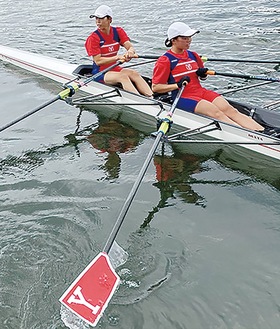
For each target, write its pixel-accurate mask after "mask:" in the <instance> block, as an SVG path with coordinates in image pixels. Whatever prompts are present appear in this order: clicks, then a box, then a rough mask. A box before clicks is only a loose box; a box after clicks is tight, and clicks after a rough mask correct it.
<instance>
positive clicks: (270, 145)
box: [0, 45, 280, 160]
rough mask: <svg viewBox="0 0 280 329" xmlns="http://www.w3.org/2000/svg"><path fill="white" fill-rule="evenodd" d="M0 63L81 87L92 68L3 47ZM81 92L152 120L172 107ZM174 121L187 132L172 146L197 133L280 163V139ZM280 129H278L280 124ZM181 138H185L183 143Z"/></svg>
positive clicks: (101, 88) (188, 116) (277, 118)
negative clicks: (80, 80)
mask: <svg viewBox="0 0 280 329" xmlns="http://www.w3.org/2000/svg"><path fill="white" fill-rule="evenodd" d="M0 59H1V60H3V61H5V62H9V63H11V64H14V65H16V66H18V67H20V68H23V69H25V70H28V71H30V72H33V73H36V74H39V75H41V76H44V77H47V78H50V79H52V80H54V81H57V82H59V83H62V84H68V83H69V81H72V82H71V83H75V82H76V83H78V81H79V79H80V78H81V76H82V75H83V71H84V73H87V72H88V67H89V65H76V64H70V63H67V62H66V61H64V60H60V59H55V58H51V57H47V56H43V55H40V54H35V53H30V52H26V51H23V50H18V49H14V48H10V47H6V46H1V45H0ZM80 89H81V91H83V92H85V93H87V94H89V95H92V96H94V98H93V100H92V99H91V101H96V100H97V103H98V102H99V103H98V104H100V100H101V101H102V100H105V101H106V100H107V98H109V99H110V102H113V103H114V104H119V105H127V106H129V107H130V108H131V109H133V110H135V111H136V113H137V112H138V113H139V114H143V115H144V116H150V117H153V118H156V117H161V116H162V117H165V116H166V113H167V112H168V111H169V110H170V105H169V104H168V103H164V102H161V101H158V100H153V99H149V98H146V97H144V96H141V95H136V94H133V93H130V92H127V91H124V90H122V89H120V88H117V87H112V86H107V85H105V84H101V83H98V82H90V83H89V84H86V85H84V86H82V87H81V88H80ZM234 105H236V107H237V108H238V106H240V107H242V108H243V106H241V105H240V104H239V103H236V104H234ZM245 107H246V106H245ZM254 111H255V110H254ZM258 111H259V115H260V114H262V113H264V112H265V110H263V109H256V111H255V113H254V115H257V116H258ZM270 116H272V117H271V119H270V121H271V123H269V125H270V124H271V125H272V123H273V122H276V123H277V122H278V123H279V122H280V115H279V114H277V113H273V114H270ZM173 121H174V123H175V124H176V126H178V127H180V130H183V131H185V133H184V134H180V136H179V138H176V136H175V137H174V136H173V137H172V138H170V141H171V142H174V143H181V142H184V143H195V142H194V141H192V140H191V139H190V138H189V137H191V136H192V135H195V134H198V133H203V134H204V135H206V136H208V137H209V138H211V139H215V140H216V141H215V143H225V144H231V143H232V144H237V145H239V146H241V147H243V148H245V149H249V150H251V151H254V152H257V153H259V154H262V155H265V156H268V157H271V158H274V159H277V160H280V139H279V138H278V137H273V136H268V135H265V134H263V133H258V132H255V131H251V130H248V129H245V128H241V127H237V126H234V125H230V124H227V123H223V122H220V121H217V120H215V121H213V119H211V118H209V117H205V116H202V115H197V114H193V113H189V112H186V111H183V110H181V109H177V110H176V112H175V114H174V116H173ZM277 128H279V125H278V124H277ZM182 136H183V137H185V138H184V139H183V140H182ZM197 142H199V141H197ZM200 142H201V141H200ZM207 142H208V143H210V141H205V143H207ZM211 143H214V142H211Z"/></svg>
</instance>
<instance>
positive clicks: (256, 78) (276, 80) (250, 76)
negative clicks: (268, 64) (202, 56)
mask: <svg viewBox="0 0 280 329" xmlns="http://www.w3.org/2000/svg"><path fill="white" fill-rule="evenodd" d="M206 73H207V74H209V75H222V76H225V77H233V78H242V79H252V80H266V81H272V82H280V79H278V78H272V77H268V76H264V75H247V74H236V73H224V72H223V73H222V72H216V71H211V70H208V71H207V72H206Z"/></svg>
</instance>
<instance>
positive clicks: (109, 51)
mask: <svg viewBox="0 0 280 329" xmlns="http://www.w3.org/2000/svg"><path fill="white" fill-rule="evenodd" d="M90 18H95V19H96V25H97V30H95V31H94V32H93V33H91V35H90V36H89V37H88V38H87V40H86V43H85V47H86V50H87V53H88V55H89V56H92V58H93V71H92V73H93V74H96V73H98V72H100V71H102V70H104V69H106V68H107V67H109V66H111V65H112V64H114V63H116V62H117V61H121V62H128V61H130V60H131V58H133V57H137V54H136V53H135V50H134V48H133V46H132V44H131V42H130V39H129V37H128V36H127V34H126V32H125V31H124V30H123V28H121V27H112V26H111V23H112V9H111V8H110V7H109V6H106V5H101V6H99V7H98V8H97V9H96V11H95V13H94V14H93V15H90ZM120 46H123V47H124V48H125V49H126V53H125V54H124V55H118V51H119V49H120ZM97 81H100V82H105V83H108V84H112V85H116V84H118V83H120V84H121V85H122V87H123V89H125V90H128V91H131V92H134V93H137V94H139V93H140V94H142V95H145V96H148V97H151V96H152V94H153V93H152V90H151V88H150V87H149V85H148V84H147V83H146V81H145V80H144V79H143V78H142V77H141V75H140V74H139V73H138V72H137V71H135V70H131V69H126V68H122V67H120V66H117V67H115V68H114V69H112V70H110V71H109V72H107V73H105V75H101V76H100V77H99V78H98V80H97Z"/></svg>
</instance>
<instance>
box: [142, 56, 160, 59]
mask: <svg viewBox="0 0 280 329" xmlns="http://www.w3.org/2000/svg"><path fill="white" fill-rule="evenodd" d="M159 57H160V56H157V55H137V57H136V58H144V59H158V58H159Z"/></svg>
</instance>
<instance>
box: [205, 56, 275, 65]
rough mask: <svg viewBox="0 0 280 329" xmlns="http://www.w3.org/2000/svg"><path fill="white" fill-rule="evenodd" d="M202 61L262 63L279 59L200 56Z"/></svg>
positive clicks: (273, 62) (269, 62)
mask: <svg viewBox="0 0 280 329" xmlns="http://www.w3.org/2000/svg"><path fill="white" fill-rule="evenodd" d="M200 57H201V59H202V60H203V62H231V63H263V64H280V60H279V61H277V60H276V61H268V60H259V59H234V58H208V57H206V56H200Z"/></svg>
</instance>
